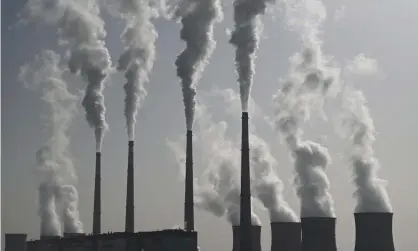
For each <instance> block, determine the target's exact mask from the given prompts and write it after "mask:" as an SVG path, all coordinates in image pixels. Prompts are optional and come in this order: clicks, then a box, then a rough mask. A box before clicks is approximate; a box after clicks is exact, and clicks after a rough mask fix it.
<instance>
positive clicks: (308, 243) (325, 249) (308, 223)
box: [301, 217, 337, 251]
mask: <svg viewBox="0 0 418 251" xmlns="http://www.w3.org/2000/svg"><path fill="white" fill-rule="evenodd" d="M301 221H302V251H337V244H336V241H335V224H336V218H333V217H304V218H302V219H301Z"/></svg>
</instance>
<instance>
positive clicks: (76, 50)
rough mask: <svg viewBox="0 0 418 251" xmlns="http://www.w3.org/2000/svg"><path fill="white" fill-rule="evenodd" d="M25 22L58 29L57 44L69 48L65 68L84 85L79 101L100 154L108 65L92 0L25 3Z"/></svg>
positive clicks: (102, 23)
mask: <svg viewBox="0 0 418 251" xmlns="http://www.w3.org/2000/svg"><path fill="white" fill-rule="evenodd" d="M24 11H25V14H26V16H27V19H28V20H27V21H32V22H37V21H43V22H44V23H46V24H52V25H55V26H58V31H59V38H60V43H61V44H69V46H70V50H69V55H70V59H69V61H68V68H69V69H70V71H71V72H72V73H80V74H81V76H83V77H84V78H85V80H86V81H87V87H86V91H85V96H84V98H83V101H82V105H83V107H84V110H85V113H86V119H87V122H88V123H89V125H90V126H91V127H92V128H94V130H95V137H96V151H97V152H100V151H101V145H102V141H103V137H104V131H105V130H106V129H107V127H108V126H107V123H106V120H105V112H106V108H105V105H104V96H103V89H104V83H103V82H104V80H105V78H106V76H107V75H108V73H109V70H110V66H111V61H110V56H109V52H108V50H107V48H106V46H105V43H104V37H105V36H106V31H105V28H104V22H103V20H102V19H101V17H100V15H99V13H100V10H99V6H98V4H97V1H96V0H85V1H59V0H52V1H51V0H29V1H28V2H27V3H26V5H25V9H24Z"/></svg>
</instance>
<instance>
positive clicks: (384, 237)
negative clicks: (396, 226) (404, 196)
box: [354, 213, 395, 251]
mask: <svg viewBox="0 0 418 251" xmlns="http://www.w3.org/2000/svg"><path fill="white" fill-rule="evenodd" d="M354 219H355V222H356V245H355V248H354V251H395V245H394V243H393V233H392V219H393V213H355V214H354Z"/></svg>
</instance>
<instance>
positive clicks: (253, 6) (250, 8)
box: [229, 0, 274, 112]
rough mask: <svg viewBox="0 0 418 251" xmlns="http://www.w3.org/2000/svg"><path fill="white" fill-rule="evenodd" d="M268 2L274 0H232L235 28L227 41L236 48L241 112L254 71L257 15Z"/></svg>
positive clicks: (259, 24) (257, 34)
mask: <svg viewBox="0 0 418 251" xmlns="http://www.w3.org/2000/svg"><path fill="white" fill-rule="evenodd" d="M268 2H274V0H234V21H235V29H234V31H233V32H232V34H231V38H230V40H229V42H230V43H231V44H232V45H233V46H235V48H236V51H235V64H236V68H237V73H238V82H239V90H240V96H241V106H242V111H243V112H248V100H249V97H250V92H251V85H252V82H253V76H254V72H255V65H254V59H255V53H256V50H257V49H258V43H259V40H260V31H261V25H262V24H261V22H260V19H259V16H260V15H261V14H264V13H265V12H266V9H267V3H268Z"/></svg>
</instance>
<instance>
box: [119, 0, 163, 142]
mask: <svg viewBox="0 0 418 251" xmlns="http://www.w3.org/2000/svg"><path fill="white" fill-rule="evenodd" d="M118 4H119V6H118V9H117V12H116V13H117V15H118V16H119V17H120V18H122V19H123V20H124V22H125V29H124V31H123V32H122V35H121V40H122V41H123V43H124V46H125V48H124V51H123V53H122V55H121V56H120V57H119V61H118V66H117V69H118V70H119V71H123V72H124V73H125V78H126V84H125V85H124V87H123V89H124V90H125V118H126V126H127V129H128V138H129V140H134V137H135V123H136V115H137V113H138V109H139V108H140V107H141V105H142V102H143V101H144V99H145V97H146V96H147V91H146V89H145V84H146V83H147V82H149V74H150V72H151V70H152V68H153V65H154V61H155V57H156V51H155V42H156V40H157V37H158V33H157V31H156V29H155V26H154V24H153V23H152V22H151V21H152V19H153V18H155V17H157V12H156V10H155V9H153V8H152V7H151V6H150V1H149V0H119V1H118Z"/></svg>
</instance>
